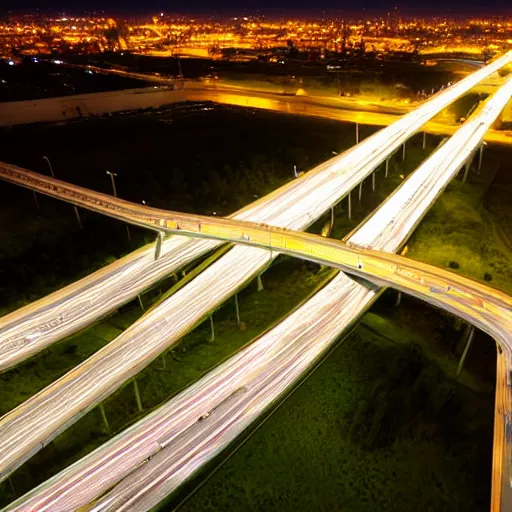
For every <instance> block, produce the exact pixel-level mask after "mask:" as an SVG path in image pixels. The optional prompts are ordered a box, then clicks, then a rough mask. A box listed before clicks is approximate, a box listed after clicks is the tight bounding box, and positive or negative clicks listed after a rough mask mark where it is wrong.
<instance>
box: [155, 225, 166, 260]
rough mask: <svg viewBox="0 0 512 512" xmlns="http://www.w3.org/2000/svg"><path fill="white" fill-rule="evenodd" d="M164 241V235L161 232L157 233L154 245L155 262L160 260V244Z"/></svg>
mask: <svg viewBox="0 0 512 512" xmlns="http://www.w3.org/2000/svg"><path fill="white" fill-rule="evenodd" d="M163 241H164V234H163V232H162V231H159V232H158V235H157V237H156V243H155V260H157V259H158V258H160V253H161V252H162V242H163Z"/></svg>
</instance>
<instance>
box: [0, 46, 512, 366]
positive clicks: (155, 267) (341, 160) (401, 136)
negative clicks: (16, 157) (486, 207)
mask: <svg viewBox="0 0 512 512" xmlns="http://www.w3.org/2000/svg"><path fill="white" fill-rule="evenodd" d="M511 55H512V52H511V53H508V54H506V55H504V56H503V57H501V58H500V59H499V60H497V61H496V62H494V63H493V64H492V65H491V67H486V68H483V69H481V70H479V71H478V72H477V73H478V75H477V73H475V74H473V75H470V76H468V77H466V78H465V79H463V80H461V81H460V82H458V83H457V84H454V85H453V86H451V87H450V88H448V89H445V90H444V91H441V92H440V93H439V94H437V95H436V96H434V97H432V98H431V99H429V100H428V101H426V102H425V103H423V104H422V105H421V106H420V107H419V108H418V109H417V110H415V111H413V112H410V113H408V114H406V115H405V116H403V117H402V118H400V119H399V120H398V121H396V122H395V123H393V124H392V125H391V126H389V127H387V128H385V129H383V130H381V131H379V132H377V133H375V134H373V135H372V136H370V137H368V138H366V139H365V140H364V141H363V142H362V143H360V144H358V145H357V146H355V147H354V148H352V149H350V150H349V151H346V152H344V153H343V154H342V155H339V156H337V157H335V158H332V159H331V160H329V161H327V162H325V163H324V164H322V165H320V166H318V167H317V168H316V169H315V170H314V171H312V172H309V173H307V174H306V175H305V176H303V177H302V178H300V179H299V180H298V181H295V182H293V183H290V184H288V185H286V186H285V187H282V188H281V189H279V190H278V191H276V192H274V193H272V194H271V195H270V196H267V197H266V198H264V199H262V200H260V201H257V202H255V203H253V205H250V206H249V207H247V208H246V209H243V210H241V211H240V212H237V213H236V214H235V217H236V218H239V219H242V220H253V221H258V222H269V223H272V224H275V222H276V217H275V215H276V214H279V215H281V214H282V215H283V219H286V221H289V220H291V219H292V218H293V219H297V218H299V217H298V216H301V217H300V218H302V220H301V224H281V225H282V226H285V227H292V228H295V229H297V228H298V227H302V228H305V227H307V226H308V225H310V224H311V223H312V222H314V221H315V220H316V219H317V218H319V217H320V215H322V214H323V213H324V212H325V211H326V210H328V209H329V208H330V207H332V206H334V205H335V204H337V203H338V202H339V201H340V200H342V199H343V198H344V197H346V196H347V195H348V198H349V200H351V194H350V193H351V190H353V189H354V188H355V187H357V186H358V185H359V186H360V184H361V183H362V181H363V180H364V179H365V178H366V177H367V176H369V175H370V174H371V173H372V172H374V171H375V170H376V169H377V168H378V166H379V165H380V164H381V163H383V162H386V166H387V162H388V158H389V157H390V155H392V154H393V153H394V152H395V151H397V150H399V149H400V148H401V147H402V146H403V144H405V143H406V141H407V140H408V139H409V138H410V137H411V136H412V135H413V134H415V133H416V132H417V131H419V130H420V129H422V128H423V127H424V126H425V123H427V122H428V121H429V120H430V119H432V118H433V117H434V116H435V115H436V114H437V113H439V112H440V111H441V110H442V109H443V108H444V107H445V106H446V105H448V104H450V103H451V102H452V101H454V100H455V99H456V98H458V97H459V96H460V95H461V94H464V93H465V92H467V91H468V90H469V89H470V88H471V87H472V86H474V84H475V83H478V81H479V80H481V79H482V78H485V77H486V76H488V75H489V73H491V74H492V73H493V72H495V70H496V69H499V68H500V66H502V65H504V64H505V63H508V62H509V61H510V60H511V59H512V57H511ZM475 75H476V76H475ZM484 133H486V131H485V130H484ZM0 167H1V169H0V174H2V176H4V178H6V177H7V176H8V175H9V174H10V173H11V174H12V173H13V172H14V169H15V168H14V167H13V166H8V165H7V164H3V165H1V164H0ZM20 176H21V178H20V180H18V181H15V182H16V183H18V184H22V185H23V184H24V183H23V181H24V180H29V179H36V180H37V179H38V178H37V175H33V176H32V177H30V175H28V174H25V175H23V176H25V178H23V176H22V175H20ZM47 183H51V181H49V182H47ZM56 183H57V182H56ZM25 184H28V183H25ZM67 190H68V193H72V190H70V189H67ZM40 191H41V192H43V193H46V192H45V188H44V185H43V186H42V188H41V189H40ZM75 191H78V193H79V194H80V193H84V194H85V195H84V201H83V202H82V203H81V204H82V205H83V206H84V207H91V206H92V203H91V202H90V201H89V202H88V201H87V193H88V192H89V191H85V192H84V191H83V189H82V192H80V190H79V188H75ZM57 196H58V194H57ZM287 212H289V213H287ZM305 212H309V218H305V217H302V216H303V215H305ZM102 213H107V214H109V213H110V214H114V215H115V213H116V212H115V211H110V212H106V211H102ZM293 222H296V220H294V221H293ZM214 247H215V243H213V242H211V241H209V242H206V241H204V242H202V243H201V245H200V246H199V245H197V242H196V245H195V246H194V247H192V246H191V242H188V243H187V241H186V240H184V239H178V240H176V239H172V240H170V241H164V242H163V245H162V249H161V251H160V253H161V254H162V255H163V256H164V259H162V261H158V262H157V263H153V262H152V259H151V256H150V254H149V251H148V250H141V251H139V252H136V253H133V254H132V255H130V256H128V257H125V258H123V259H122V260H121V261H119V262H116V263H114V264H113V265H112V266H110V267H107V268H106V269H104V270H103V271H99V272H97V273H95V274H93V275H92V276H89V277H88V278H86V279H84V280H81V281H79V282H78V283H75V284H73V285H70V286H68V287H66V288H64V289H63V290H60V291H58V292H56V293H54V294H52V295H50V296H49V297H48V298H45V299H42V300H40V301H37V302H36V303H34V304H30V305H29V306H27V307H25V308H22V309H21V310H19V311H17V312H14V313H12V314H10V315H7V316H6V317H4V318H3V319H2V321H1V322H0V371H2V370H5V369H7V368H9V367H11V366H12V365H14V364H17V363H18V362H20V361H22V360H23V359H25V358H26V357H29V356H30V355H33V354H35V353H37V352H38V351H39V350H41V349H43V348H44V347H46V346H48V345H49V344H51V343H53V342H54V341H57V340H58V339H61V338H62V337H64V336H66V335H70V334H72V333H73V332H76V331H77V330H79V329H80V328H83V327H85V326H86V325H88V324H89V323H90V322H91V321H93V320H95V319H97V318H100V317H101V316H103V315H105V314H107V313H108V312H109V311H112V310H113V309H115V308H116V307H118V306H119V305H120V304H123V303H124V302H126V301H127V300H129V299H131V298H132V297H135V296H136V295H137V293H140V292H141V291H142V290H143V289H144V288H146V287H147V286H149V285H150V284H151V283H154V282H156V281H158V280H159V279H161V278H163V277H164V276H165V275H166V273H167V274H169V273H171V272H173V271H174V270H176V269H177V268H179V267H180V266H182V265H184V264H186V263H187V262H189V261H191V260H192V259H194V258H195V257H197V256H200V255H201V254H204V253H205V252H206V251H208V250H211V249H212V248H214ZM128 270H129V272H128ZM135 273H136V274H135ZM128 274H130V275H131V276H133V279H132V280H131V282H130V283H129V284H128V283H127V277H126V276H127V275H128ZM136 276H137V278H136ZM107 283H109V284H108V286H110V283H112V286H115V287H116V289H114V288H112V287H111V288H110V293H109V294H108V295H107V294H105V286H106V285H107ZM112 297H115V298H114V299H112ZM92 305H94V307H91V306H92Z"/></svg>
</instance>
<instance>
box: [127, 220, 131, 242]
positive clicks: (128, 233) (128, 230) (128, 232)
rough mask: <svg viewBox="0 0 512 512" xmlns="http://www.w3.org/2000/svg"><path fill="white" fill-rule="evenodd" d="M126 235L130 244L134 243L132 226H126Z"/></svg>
mask: <svg viewBox="0 0 512 512" xmlns="http://www.w3.org/2000/svg"><path fill="white" fill-rule="evenodd" d="M126 235H127V236H128V242H130V243H132V234H131V233H130V226H128V224H126Z"/></svg>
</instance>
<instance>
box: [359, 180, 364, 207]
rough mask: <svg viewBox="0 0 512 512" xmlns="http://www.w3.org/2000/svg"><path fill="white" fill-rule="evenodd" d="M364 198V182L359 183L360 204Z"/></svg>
mask: <svg viewBox="0 0 512 512" xmlns="http://www.w3.org/2000/svg"><path fill="white" fill-rule="evenodd" d="M362 198H363V182H362V181H361V183H359V202H361V199H362Z"/></svg>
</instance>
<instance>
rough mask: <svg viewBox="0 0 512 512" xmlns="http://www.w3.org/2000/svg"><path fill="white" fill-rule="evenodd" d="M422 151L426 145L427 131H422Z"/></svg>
mask: <svg viewBox="0 0 512 512" xmlns="http://www.w3.org/2000/svg"><path fill="white" fill-rule="evenodd" d="M421 147H422V149H423V151H425V148H426V147H427V132H423V144H422V145H421Z"/></svg>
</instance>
